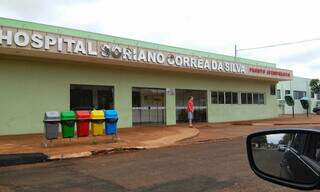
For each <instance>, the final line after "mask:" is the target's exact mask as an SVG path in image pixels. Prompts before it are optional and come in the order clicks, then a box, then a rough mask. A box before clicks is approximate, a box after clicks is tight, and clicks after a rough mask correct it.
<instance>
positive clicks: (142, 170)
mask: <svg viewBox="0 0 320 192" xmlns="http://www.w3.org/2000/svg"><path fill="white" fill-rule="evenodd" d="M0 191H1V192H2V191H24V192H31V191H32V192H38V191H41V192H42V191H45V192H49V191H54V192H57V191H59V192H66V191H76V192H82V191H95V192H100V191H115V192H128V191H134V192H143V191H146V192H162V191H163V192H188V191H192V192H198V191H199V192H200V191H201V192H209V191H221V192H222V191H223V192H225V191H245V192H249V191H254V192H256V191H259V192H264V191H291V190H289V189H288V188H284V187H280V186H277V185H274V184H271V183H268V182H266V181H263V180H261V179H259V178H258V177H256V176H255V175H254V174H253V173H252V171H251V170H250V168H249V166H248V163H247V158H246V153H245V146H244V140H243V139H236V140H232V141H226V142H217V143H203V144H192V145H183V146H173V147H168V148H161V149H153V150H146V151H139V152H130V153H121V154H113V155H100V156H95V157H91V158H83V159H73V160H63V161H54V162H49V163H39V164H32V165H20V166H14V167H3V168H0ZM292 191H294V190H292Z"/></svg>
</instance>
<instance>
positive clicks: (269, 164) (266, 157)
mask: <svg viewBox="0 0 320 192" xmlns="http://www.w3.org/2000/svg"><path fill="white" fill-rule="evenodd" d="M283 154H284V152H283V151H278V150H277V149H256V150H253V159H254V161H255V163H256V166H257V167H258V168H259V169H260V170H261V171H263V172H265V173H268V174H270V175H274V176H276V177H280V168H281V167H280V163H281V161H282V159H283Z"/></svg>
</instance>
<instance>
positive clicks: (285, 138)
mask: <svg viewBox="0 0 320 192" xmlns="http://www.w3.org/2000/svg"><path fill="white" fill-rule="evenodd" d="M292 138H293V134H291V133H287V134H284V136H283V137H282V139H281V140H280V141H279V144H284V145H288V144H289V142H290V141H291V140H292Z"/></svg>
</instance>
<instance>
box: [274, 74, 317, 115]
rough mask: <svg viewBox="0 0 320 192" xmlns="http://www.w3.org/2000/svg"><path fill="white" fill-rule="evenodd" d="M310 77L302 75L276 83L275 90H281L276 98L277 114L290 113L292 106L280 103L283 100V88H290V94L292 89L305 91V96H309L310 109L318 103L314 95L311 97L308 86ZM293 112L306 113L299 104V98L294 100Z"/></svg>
mask: <svg viewBox="0 0 320 192" xmlns="http://www.w3.org/2000/svg"><path fill="white" fill-rule="evenodd" d="M310 80H311V79H308V78H303V77H294V78H293V80H292V81H282V82H279V83H278V84H277V90H280V92H281V99H278V103H279V105H278V113H279V114H292V107H290V106H288V105H287V104H285V105H284V106H282V105H281V104H280V103H282V102H283V101H280V100H284V96H285V90H290V94H291V95H292V96H293V91H305V92H306V94H307V95H306V96H307V97H309V98H310V99H311V100H310V104H311V107H310V111H312V109H313V108H314V107H315V106H316V104H317V103H319V104H320V100H317V99H316V95H315V96H314V97H315V98H311V89H310V86H309V83H310ZM294 110H295V113H296V114H302V113H306V110H304V109H303V108H302V106H301V103H300V100H295V107H294Z"/></svg>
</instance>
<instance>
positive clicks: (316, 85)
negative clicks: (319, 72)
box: [309, 79, 320, 94]
mask: <svg viewBox="0 0 320 192" xmlns="http://www.w3.org/2000/svg"><path fill="white" fill-rule="evenodd" d="M309 85H310V88H311V91H312V92H313V93H316V94H320V80H319V79H311V81H310V84H309Z"/></svg>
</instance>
